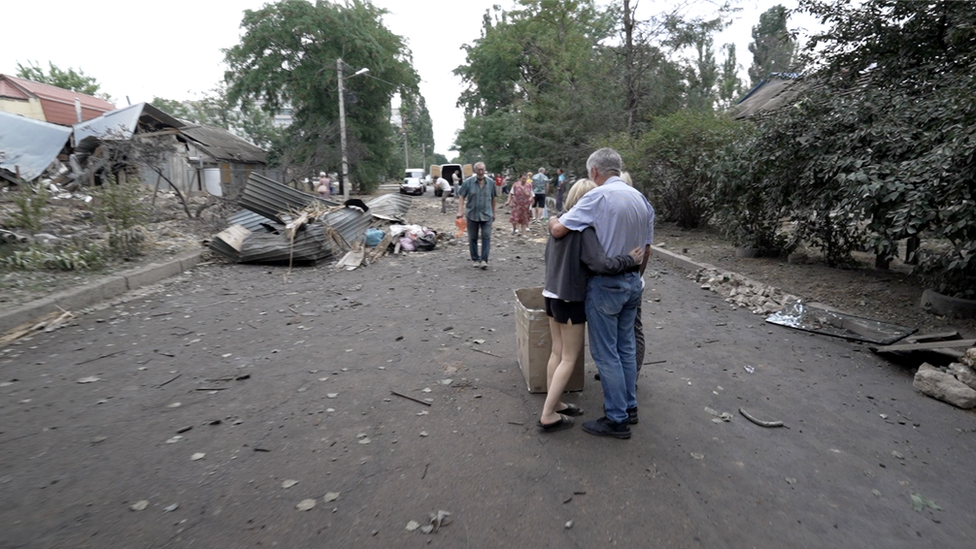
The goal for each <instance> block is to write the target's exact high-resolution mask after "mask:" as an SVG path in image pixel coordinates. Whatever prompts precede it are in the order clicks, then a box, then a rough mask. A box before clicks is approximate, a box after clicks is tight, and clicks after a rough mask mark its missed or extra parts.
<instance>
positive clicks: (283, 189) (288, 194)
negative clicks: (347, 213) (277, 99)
mask: <svg viewBox="0 0 976 549" xmlns="http://www.w3.org/2000/svg"><path fill="white" fill-rule="evenodd" d="M316 201H317V202H319V203H321V204H322V205H324V206H330V207H331V206H338V205H339V204H337V203H335V202H332V201H331V200H324V199H322V198H319V197H317V196H315V195H311V194H308V193H303V192H302V191H298V190H295V189H292V188H291V187H287V186H285V185H282V184H281V183H278V182H277V181H275V180H273V179H268V178H267V177H264V176H263V175H260V174H257V173H253V172H252V173H251V175H250V176H249V177H248V178H247V185H245V186H244V192H243V193H242V194H241V199H240V205H241V207H242V208H247V209H248V210H251V211H252V212H255V213H259V214H261V215H263V216H264V217H268V218H271V219H274V220H276V221H277V222H278V223H282V224H283V223H285V221H284V219H282V217H281V216H282V214H287V213H288V212H290V211H298V210H301V209H302V208H304V207H305V206H307V205H308V204H310V203H312V202H316Z"/></svg>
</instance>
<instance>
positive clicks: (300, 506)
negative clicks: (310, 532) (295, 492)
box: [295, 499, 315, 511]
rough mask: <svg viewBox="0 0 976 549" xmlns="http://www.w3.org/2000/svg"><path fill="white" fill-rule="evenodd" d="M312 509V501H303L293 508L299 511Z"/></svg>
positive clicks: (313, 504) (313, 503) (313, 505)
mask: <svg viewBox="0 0 976 549" xmlns="http://www.w3.org/2000/svg"><path fill="white" fill-rule="evenodd" d="M313 507H315V500H314V499H303V500H302V501H299V502H298V505H296V506H295V509H298V510H299V511H308V510H309V509H311V508H313Z"/></svg>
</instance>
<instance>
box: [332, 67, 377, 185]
mask: <svg viewBox="0 0 976 549" xmlns="http://www.w3.org/2000/svg"><path fill="white" fill-rule="evenodd" d="M336 70H337V71H338V72H339V134H340V135H339V146H340V147H341V148H342V175H341V177H340V178H339V193H341V194H342V198H343V200H349V156H348V155H347V154H346V100H345V97H344V95H345V92H344V91H343V89H342V58H341V57H340V58H339V59H336ZM367 72H369V69H368V68H365V67H364V68H361V69H359V70H358V71H356V72H354V73H353V75H352V76H350V77H349V78H352V77H354V76H359V75H360V74H365V73H367Z"/></svg>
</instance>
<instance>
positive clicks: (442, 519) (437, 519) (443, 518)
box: [407, 510, 451, 534]
mask: <svg viewBox="0 0 976 549" xmlns="http://www.w3.org/2000/svg"><path fill="white" fill-rule="evenodd" d="M450 516H451V514H450V513H448V512H447V511H442V510H438V511H437V512H436V513H431V514H430V517H429V518H428V524H425V525H423V526H421V527H420V531H421V532H423V533H425V534H436V533H437V531H438V530H440V528H441V526H447V525H448V524H450V522H451V521H450V519H449V517H450ZM410 522H411V523H415V522H414V521H410ZM415 524H416V523H415ZM407 530H410V531H413V530H416V528H414V529H413V530H411V528H410V525H409V523H408V525H407Z"/></svg>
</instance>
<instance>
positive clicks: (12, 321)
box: [0, 249, 204, 334]
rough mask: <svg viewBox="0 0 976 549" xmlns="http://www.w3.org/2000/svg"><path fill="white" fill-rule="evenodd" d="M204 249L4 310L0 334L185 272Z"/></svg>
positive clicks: (0, 320)
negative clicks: (45, 316) (46, 316)
mask: <svg viewBox="0 0 976 549" xmlns="http://www.w3.org/2000/svg"><path fill="white" fill-rule="evenodd" d="M203 252H204V250H202V249H200V250H193V251H189V252H183V253H181V254H177V255H176V256H174V257H173V258H172V259H170V260H168V261H164V262H161V263H149V264H147V265H143V266H141V267H136V268H134V269H130V270H128V271H123V272H121V273H118V274H114V275H109V276H106V277H105V278H102V279H100V280H97V281H95V282H90V283H88V284H85V285H83V286H79V287H77V288H72V289H70V290H64V291H61V292H56V293H53V294H51V295H49V296H47V297H44V298H41V299H37V300H34V301H31V302H30V303H25V304H24V305H21V306H19V307H15V308H14V309H11V310H9V311H2V312H0V334H2V333H5V332H7V331H8V330H11V329H12V328H16V327H17V326H20V325H21V324H24V323H26V322H30V321H32V320H35V319H38V318H40V317H42V316H44V315H46V314H48V313H52V312H54V311H60V310H62V309H63V310H66V311H73V310H78V309H83V308H85V307H90V306H92V305H95V304H96V303H100V302H102V301H105V300H107V299H111V298H113V297H118V296H120V295H122V294H124V293H125V292H129V291H132V290H136V289H139V288H142V287H144V286H148V285H150V284H155V283H157V282H159V281H160V280H163V279H166V278H169V277H171V276H176V275H179V274H182V273H185V272H186V271H189V270H190V269H192V268H193V267H195V266H196V265H197V263H199V262H200V256H201V255H202V254H203Z"/></svg>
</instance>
